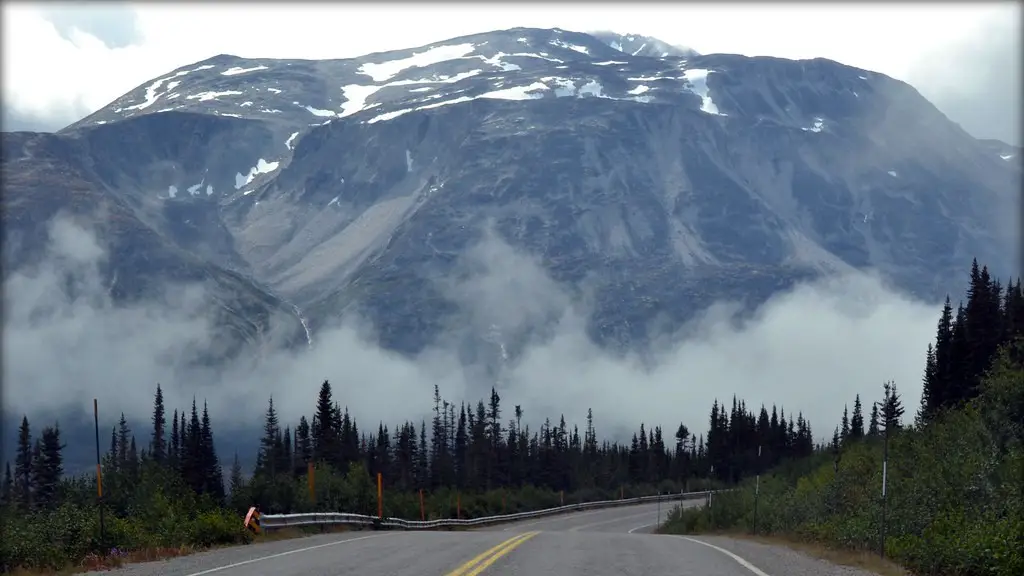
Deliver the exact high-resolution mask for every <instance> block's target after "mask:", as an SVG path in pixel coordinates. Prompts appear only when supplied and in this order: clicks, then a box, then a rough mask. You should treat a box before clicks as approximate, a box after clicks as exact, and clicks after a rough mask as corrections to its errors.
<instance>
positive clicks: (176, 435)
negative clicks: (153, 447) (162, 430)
mask: <svg viewBox="0 0 1024 576" xmlns="http://www.w3.org/2000/svg"><path fill="white" fill-rule="evenodd" d="M180 453H181V431H180V429H179V426H178V410H177V409H175V410H174V414H173V416H171V446H170V449H169V450H168V451H167V464H168V465H169V466H170V467H171V469H172V470H175V471H178V472H180V471H181V468H180V466H181V455H180Z"/></svg>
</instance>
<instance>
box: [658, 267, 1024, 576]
mask: <svg viewBox="0 0 1024 576" xmlns="http://www.w3.org/2000/svg"><path fill="white" fill-rule="evenodd" d="M924 364H925V369H924V378H923V397H922V399H921V405H920V406H919V408H918V409H917V412H916V415H915V417H914V419H913V422H912V423H910V422H905V418H904V416H905V410H906V409H905V407H904V406H903V403H902V401H901V398H900V395H899V392H898V391H897V389H896V386H895V385H894V384H892V383H886V384H885V386H884V387H883V391H882V392H883V394H882V398H881V401H880V402H877V403H874V402H873V403H872V404H871V407H870V410H871V412H870V416H869V424H868V426H867V428H866V429H865V426H864V411H865V410H866V409H867V408H866V406H865V405H864V404H862V402H861V399H860V398H859V397H857V398H855V399H854V403H853V411H852V416H851V415H850V412H849V410H848V408H844V409H843V418H842V425H841V427H840V428H837V429H836V430H835V432H834V434H833V438H832V441H831V443H830V445H829V446H827V447H826V448H825V449H824V450H817V451H816V452H815V453H814V454H812V455H810V456H809V457H808V458H805V459H803V460H799V461H795V462H790V463H788V464H786V465H782V466H775V465H774V463H773V462H772V461H770V460H769V461H765V462H763V464H762V466H760V467H759V468H758V469H759V471H763V472H764V475H763V476H761V478H760V490H759V494H758V495H757V496H756V499H757V511H756V513H755V492H756V488H755V483H756V482H757V481H756V480H755V479H754V478H750V477H749V476H748V477H747V478H746V479H745V480H743V481H742V482H740V483H739V485H738V490H735V491H732V492H729V493H722V494H718V495H716V496H715V497H714V499H713V501H712V504H711V506H710V508H702V509H689V510H684V511H679V510H677V511H675V512H674V513H673V514H672V516H671V520H670V521H669V522H668V523H667V525H665V526H664V527H663V529H662V530H663V531H665V532H670V533H691V534H692V533H705V532H755V531H756V532H757V533H759V534H761V535H768V536H779V537H783V538H788V539H790V540H796V541H802V542H808V541H809V542H812V543H815V544H821V545H825V546H827V547H834V548H840V549H847V550H853V551H863V550H872V551H875V552H877V553H880V554H881V553H882V552H883V548H882V541H883V534H884V536H885V538H884V542H885V544H884V553H885V555H886V556H888V557H890V558H891V559H893V560H895V561H896V562H898V563H900V564H901V565H902V566H904V567H905V568H906V569H908V570H909V571H911V572H913V573H914V574H918V575H944V576H975V575H979V576H980V575H989V576H1019V575H1020V574H1024V292H1022V289H1021V283H1020V281H1019V280H1018V281H1017V283H1016V284H1014V283H1012V282H1011V283H1010V284H1009V285H1008V286H1006V288H1005V289H1004V288H1003V287H1002V286H1001V285H1000V283H999V282H998V281H997V280H993V279H992V278H990V277H989V274H988V271H987V270H986V269H985V268H981V269H980V270H979V268H978V265H977V262H975V263H974V265H973V267H972V270H971V282H970V287H969V289H968V293H967V302H966V305H963V304H961V305H960V306H958V307H957V309H956V310H955V311H954V309H953V307H952V306H951V304H950V302H949V299H948V298H947V300H946V304H945V306H944V308H943V311H942V315H941V318H940V320H939V323H938V329H937V334H936V340H935V342H934V344H929V346H928V349H927V354H926V356H925V363H924ZM906 420H909V418H907V419H906ZM711 423H712V429H713V430H714V428H715V427H716V426H717V427H718V428H719V429H720V430H722V429H724V430H731V429H732V428H733V427H739V428H741V429H748V428H749V426H750V423H749V420H747V419H744V418H742V417H740V418H739V419H736V420H734V419H732V418H730V420H729V421H728V422H726V421H724V420H723V419H722V418H721V416H720V415H719V416H718V418H716V417H715V416H712V422H711ZM758 436H759V438H761V439H762V440H761V441H762V442H763V443H764V444H766V445H770V444H771V443H772V438H771V435H770V434H766V433H764V432H759V433H758ZM886 445H887V446H886ZM886 448H887V450H886ZM885 454H887V455H888V460H887V462H888V464H887V471H886V498H885V500H884V506H885V509H884V515H883V498H882V468H883V466H882V462H883V457H884V455H885ZM883 518H884V520H883ZM883 522H884V524H883ZM883 526H884V532H883Z"/></svg>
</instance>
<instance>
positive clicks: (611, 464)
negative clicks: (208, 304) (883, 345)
mask: <svg viewBox="0 0 1024 576" xmlns="http://www.w3.org/2000/svg"><path fill="white" fill-rule="evenodd" d="M712 413H713V414H715V415H716V422H718V421H719V418H720V420H721V422H727V417H726V409H725V407H724V406H721V405H719V404H718V403H717V402H716V403H715V404H714V406H713V407H712ZM731 413H732V414H733V418H734V420H733V421H734V422H735V421H737V420H736V418H737V416H736V415H737V414H744V415H747V413H746V409H745V406H744V404H743V402H740V401H737V400H735V399H734V400H733V403H732V412H731ZM502 415H503V413H502V405H501V398H500V397H499V395H498V393H497V392H496V391H494V390H492V391H491V395H490V397H489V398H488V399H487V402H486V403H485V402H483V401H480V402H477V404H476V405H475V406H472V405H466V404H463V403H460V404H455V403H452V402H449V401H447V400H444V399H443V398H442V397H441V394H440V390H439V389H438V388H436V387H435V389H434V417H433V419H432V421H431V422H426V421H421V422H418V423H415V422H405V423H403V424H400V425H399V426H398V427H397V428H395V429H394V430H389V429H388V427H387V426H385V425H384V424H383V423H379V424H378V426H377V429H376V431H373V432H370V433H367V432H366V431H365V430H363V429H361V428H360V427H359V426H358V425H357V423H356V420H355V418H354V417H352V416H351V415H350V414H349V412H348V410H347V409H346V408H342V404H341V403H339V402H338V401H337V400H336V399H335V396H334V391H333V390H332V386H331V384H330V383H329V382H326V381H325V382H324V383H323V384H322V386H321V388H320V393H319V397H318V398H316V404H315V407H314V412H313V416H312V418H311V419H307V418H306V417H302V418H300V419H299V421H298V422H297V423H296V424H295V425H294V427H292V426H288V425H283V424H282V423H281V421H280V418H279V416H278V414H277V412H276V411H275V409H274V403H273V399H271V400H270V402H269V403H268V406H267V411H266V414H265V418H264V426H263V432H262V435H261V438H260V439H259V449H258V454H257V462H256V465H255V469H254V470H253V471H252V473H251V474H245V473H244V472H243V470H242V468H241V467H240V465H239V462H238V457H237V455H233V456H234V457H233V458H229V459H228V460H227V465H226V466H225V463H222V462H223V461H222V459H221V458H220V457H219V455H218V454H217V452H216V449H215V443H214V434H213V426H212V424H211V418H210V414H209V410H208V409H207V406H205V405H202V406H201V407H200V406H198V405H197V404H196V403H195V401H193V405H192V406H191V407H190V408H189V409H188V410H184V411H178V410H174V411H171V412H170V413H168V410H167V408H166V407H165V406H164V402H163V394H162V391H161V389H160V387H159V386H157V389H156V395H155V399H154V406H153V412H152V415H151V418H150V422H151V424H152V425H151V429H150V430H148V431H147V432H146V436H145V438H146V439H145V442H146V443H145V444H144V445H141V446H140V444H139V443H138V442H137V439H136V436H135V434H134V433H133V432H132V431H131V430H130V429H129V426H128V424H127V420H126V419H125V417H124V416H123V415H122V416H121V419H120V421H119V422H118V424H117V425H116V426H114V427H113V428H112V429H110V433H109V435H107V434H106V433H105V432H104V433H103V435H102V436H101V439H102V441H103V443H104V444H105V445H108V446H109V448H108V449H107V450H105V454H104V456H103V458H102V474H101V479H102V482H101V485H102V489H103V502H102V509H103V512H104V516H105V517H104V522H105V531H104V533H103V534H102V535H101V532H100V529H99V508H100V507H99V505H98V499H97V485H96V484H97V483H96V477H95V474H89V475H84V476H80V477H65V474H64V473H63V470H62V457H61V450H62V448H63V447H64V446H65V442H66V439H64V438H62V437H61V431H60V429H59V427H58V426H57V425H53V426H47V427H44V428H42V429H41V430H40V431H38V432H37V433H36V434H35V437H33V428H32V427H31V425H30V423H29V421H28V420H27V419H23V420H22V424H21V428H20V433H19V437H18V442H17V444H18V449H17V451H16V454H15V461H14V463H13V467H12V466H11V465H10V464H8V465H7V467H6V469H5V475H4V478H3V481H2V492H0V496H2V506H3V510H0V521H2V522H3V525H2V526H0V531H2V533H3V534H4V537H3V538H0V562H2V563H3V566H0V568H3V569H5V570H11V569H33V570H39V569H41V570H51V571H52V570H58V569H67V568H68V567H74V566H79V567H81V566H83V565H89V566H92V565H94V564H95V563H96V561H97V558H98V557H100V556H109V555H114V556H117V555H123V554H125V553H126V552H134V553H138V552H140V551H142V552H145V551H152V550H167V551H172V552H173V553H174V554H178V553H181V552H182V551H183V550H184V549H195V548H202V547H208V546H213V545H221V544H235V543H244V542H248V541H250V540H251V539H252V535H251V534H250V533H249V532H247V531H246V530H245V529H244V527H243V522H242V518H243V515H244V514H245V512H246V511H247V510H248V508H249V507H250V506H253V505H258V506H259V507H260V510H261V511H262V512H263V513H265V514H267V513H288V512H306V511H344V512H356V513H363V514H369V515H375V514H376V513H377V491H376V486H375V478H376V474H377V473H378V472H379V473H380V474H381V475H382V477H383V479H384V499H383V500H384V514H385V516H389V517H399V518H406V519H414V520H416V519H421V518H426V519H434V518H455V517H461V518H473V517H479V516H485V515H495V514H502V513H512V512H519V511H525V510H537V509H542V508H550V507H554V506H558V505H560V504H562V503H565V504H570V503H575V502H585V501H594V500H605V499H615V498H619V497H626V498H629V497H633V496H639V495H645V494H654V493H658V492H678V491H680V490H703V489H706V488H707V487H708V486H710V485H711V484H712V482H711V481H709V477H712V476H713V477H714V478H715V480H714V483H715V484H720V483H723V482H733V481H736V480H739V479H740V478H742V477H744V476H746V475H749V474H750V473H751V472H752V471H753V466H754V465H755V460H754V456H755V451H756V435H755V428H754V420H753V418H752V416H751V417H750V421H749V425H746V426H745V427H740V426H738V425H736V426H732V427H723V426H721V425H715V426H713V427H712V430H711V432H710V434H709V435H708V438H707V439H706V440H705V439H704V438H703V437H702V436H701V437H698V436H696V435H694V434H693V433H691V432H690V431H689V429H688V428H687V427H686V426H685V425H683V424H680V425H679V426H678V427H677V428H676V430H675V432H674V433H673V435H672V437H671V438H666V437H665V434H664V433H663V430H662V428H661V427H657V426H655V427H653V428H649V427H647V426H646V425H644V424H641V425H640V427H639V430H638V431H637V432H636V433H635V434H634V435H633V438H632V441H631V442H630V443H628V444H626V445H623V444H619V443H614V442H609V441H600V440H598V435H597V431H596V428H595V423H594V418H593V415H592V413H591V412H590V411H588V413H587V419H586V422H585V424H584V428H583V429H582V430H580V429H579V428H578V427H577V426H571V427H570V426H569V425H568V424H566V422H565V418H564V417H562V418H560V419H559V421H558V423H557V424H554V423H552V422H551V421H549V420H546V421H545V422H544V424H543V425H542V426H541V427H540V429H539V430H531V429H530V428H529V426H527V425H524V424H523V423H522V417H523V411H522V410H521V408H520V407H519V406H516V407H515V408H514V411H513V413H512V418H510V419H509V420H508V421H503V419H502ZM718 415H720V417H719V416H718ZM747 416H749V415H747ZM761 420H762V422H763V423H764V425H765V426H766V427H767V428H766V429H767V430H768V431H769V433H770V434H771V437H772V439H773V442H772V445H771V449H770V451H769V452H768V454H767V455H765V457H764V460H763V461H765V462H770V463H772V464H777V463H781V462H784V461H787V460H793V459H798V458H803V457H805V456H807V455H809V454H812V453H813V452H814V450H815V447H814V446H813V444H812V440H811V438H812V436H811V429H810V424H809V423H808V422H807V421H806V420H805V419H804V418H803V416H802V415H797V416H796V417H792V416H788V417H787V415H786V413H785V411H784V410H776V409H775V407H773V408H772V411H771V417H770V418H769V417H768V415H767V412H766V411H764V410H762V418H761ZM104 429H106V428H105V427H104ZM93 440H94V439H93V438H90V437H82V438H75V439H73V440H72V441H73V442H75V443H80V444H82V445H86V446H88V445H90V444H92V443H93ZM310 467H312V469H313V482H312V493H311V491H310V482H309V476H308V471H309V469H310ZM712 470H713V471H714V472H713V473H712ZM225 480H227V481H226V482H225ZM420 491H422V493H423V507H422V508H421V506H420ZM142 556H144V557H152V554H142Z"/></svg>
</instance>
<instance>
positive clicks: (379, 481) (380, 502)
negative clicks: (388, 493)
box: [377, 472, 384, 520]
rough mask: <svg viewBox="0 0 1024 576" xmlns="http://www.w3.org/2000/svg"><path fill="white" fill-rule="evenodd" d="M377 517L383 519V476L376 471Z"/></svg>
mask: <svg viewBox="0 0 1024 576" xmlns="http://www.w3.org/2000/svg"><path fill="white" fill-rule="evenodd" d="M377 518H379V519H380V520H383V519H384V476H383V475H382V474H381V473H380V472H377Z"/></svg>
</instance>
